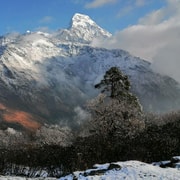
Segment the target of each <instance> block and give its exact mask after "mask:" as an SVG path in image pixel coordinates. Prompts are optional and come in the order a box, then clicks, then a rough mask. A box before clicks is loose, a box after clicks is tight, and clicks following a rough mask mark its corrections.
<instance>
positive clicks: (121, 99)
mask: <svg viewBox="0 0 180 180" xmlns="http://www.w3.org/2000/svg"><path fill="white" fill-rule="evenodd" d="M95 88H102V91H101V93H102V94H100V95H99V96H98V97H97V98H95V99H93V100H91V101H90V102H89V103H88V109H89V110H90V112H91V114H92V120H91V122H90V124H91V128H92V132H96V133H97V134H101V135H102V136H106V135H107V136H109V137H110V136H112V137H130V136H131V137H132V136H134V135H135V134H136V133H137V132H138V131H140V130H142V129H143V128H144V121H143V113H142V108H141V105H140V103H139V101H138V99H137V97H136V96H134V95H133V94H132V93H130V92H129V89H130V82H129V80H128V77H127V76H126V75H123V73H122V72H121V71H120V70H119V69H118V68H117V67H112V68H111V69H110V70H108V71H107V72H106V74H105V75H104V79H103V80H101V82H100V83H99V84H97V85H95Z"/></svg>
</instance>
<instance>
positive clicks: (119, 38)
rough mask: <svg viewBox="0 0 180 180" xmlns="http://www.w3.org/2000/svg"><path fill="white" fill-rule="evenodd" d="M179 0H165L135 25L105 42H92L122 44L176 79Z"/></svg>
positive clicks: (178, 77) (110, 45)
mask: <svg viewBox="0 0 180 180" xmlns="http://www.w3.org/2000/svg"><path fill="white" fill-rule="evenodd" d="M179 19H180V0H167V6H166V7H163V8H161V9H159V10H157V11H154V12H151V13H150V14H147V15H146V16H145V17H143V18H141V19H140V20H139V23H138V24H137V25H133V26H130V27H128V28H126V29H124V30H121V31H119V32H117V33H116V34H115V35H114V36H112V38H111V39H110V40H108V41H107V42H100V41H99V42H97V41H96V42H94V45H95V46H103V47H106V48H122V49H125V50H127V51H129V52H130V53H132V54H133V55H135V56H139V57H141V58H144V59H146V60H148V61H151V62H153V65H152V67H153V68H154V69H156V70H157V71H158V72H161V73H163V74H167V75H170V76H171V77H173V78H175V79H176V80H178V81H179V82H180V71H179V67H180V58H179V54H180V53H179V52H180V41H179V37H180V21H179Z"/></svg>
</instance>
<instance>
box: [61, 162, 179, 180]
mask: <svg viewBox="0 0 180 180" xmlns="http://www.w3.org/2000/svg"><path fill="white" fill-rule="evenodd" d="M114 164H116V165H119V168H118V166H117V167H116V168H114V169H109V166H110V164H104V165H95V166H94V168H96V169H92V170H86V171H83V172H75V173H74V174H70V175H68V176H66V177H62V178H60V180H73V178H74V179H76V177H77V179H79V180H123V179H127V180H138V179H147V180H151V179H153V180H179V179H180V170H179V169H174V168H165V169H164V168H160V167H158V166H153V165H150V164H146V163H142V162H139V161H127V162H118V163H114ZM105 169H106V170H105ZM108 169H109V170H108ZM100 170H102V171H100ZM92 171H93V173H91V172H92ZM95 171H97V173H95ZM103 171H104V173H103ZM91 174H95V175H93V176H92V175H91Z"/></svg>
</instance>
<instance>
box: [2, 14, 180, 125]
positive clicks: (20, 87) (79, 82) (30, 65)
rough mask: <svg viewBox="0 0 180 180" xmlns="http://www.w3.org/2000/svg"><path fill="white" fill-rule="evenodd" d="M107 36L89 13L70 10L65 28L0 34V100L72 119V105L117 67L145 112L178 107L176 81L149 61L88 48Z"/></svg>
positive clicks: (47, 116)
mask: <svg viewBox="0 0 180 180" xmlns="http://www.w3.org/2000/svg"><path fill="white" fill-rule="evenodd" d="M110 36H111V34H110V33H108V32H107V31H105V30H103V29H102V28H101V27H99V26H98V25H97V24H96V23H95V22H94V21H92V20H91V19H90V18H89V17H88V16H86V15H82V14H75V15H74V16H73V18H72V22H71V26H70V28H69V29H63V30H59V31H57V32H55V33H51V34H48V33H43V32H31V33H26V34H23V35H19V34H13V35H7V36H4V37H1V38H0V92H1V95H0V103H1V104H4V105H5V106H7V107H10V108H11V109H13V108H16V110H18V109H19V110H23V111H24V112H28V113H31V114H32V115H38V116H39V117H40V118H43V121H45V122H51V123H52V122H53V123H60V122H63V123H68V122H71V123H72V122H74V123H75V121H76V120H75V117H76V115H77V114H76V113H77V112H76V111H75V109H76V108H77V107H82V105H84V104H85V102H86V100H87V99H89V98H92V97H94V96H95V95H97V94H98V91H97V90H95V89H94V84H95V83H97V82H99V81H100V80H101V78H102V77H103V75H104V73H105V72H106V71H107V70H108V69H109V68H110V67H112V66H118V67H119V68H120V69H121V70H122V71H123V72H124V73H126V74H127V75H128V76H129V78H130V81H131V83H132V91H133V92H134V93H136V94H137V95H138V97H139V98H140V100H141V102H142V103H143V105H144V107H145V109H146V110H156V111H166V110H167V109H174V108H179V107H180V98H178V97H180V88H179V87H180V86H179V84H178V83H177V82H176V81H174V80H173V79H171V78H169V77H164V76H161V75H159V74H157V73H154V72H153V71H152V70H151V64H150V63H148V62H146V61H144V60H142V59H140V58H137V57H133V56H131V55H130V54H129V53H128V52H126V51H123V50H118V49H116V50H107V49H103V48H95V47H91V46H90V43H91V42H92V41H93V39H94V38H108V37H110ZM75 124H76V123H75Z"/></svg>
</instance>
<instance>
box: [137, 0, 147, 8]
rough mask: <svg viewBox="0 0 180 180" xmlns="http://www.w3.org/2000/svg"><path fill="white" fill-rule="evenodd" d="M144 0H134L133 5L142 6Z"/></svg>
mask: <svg viewBox="0 0 180 180" xmlns="http://www.w3.org/2000/svg"><path fill="white" fill-rule="evenodd" d="M146 2H147V1H145V0H136V2H135V5H136V6H137V7H142V6H144V5H145V4H146Z"/></svg>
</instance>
